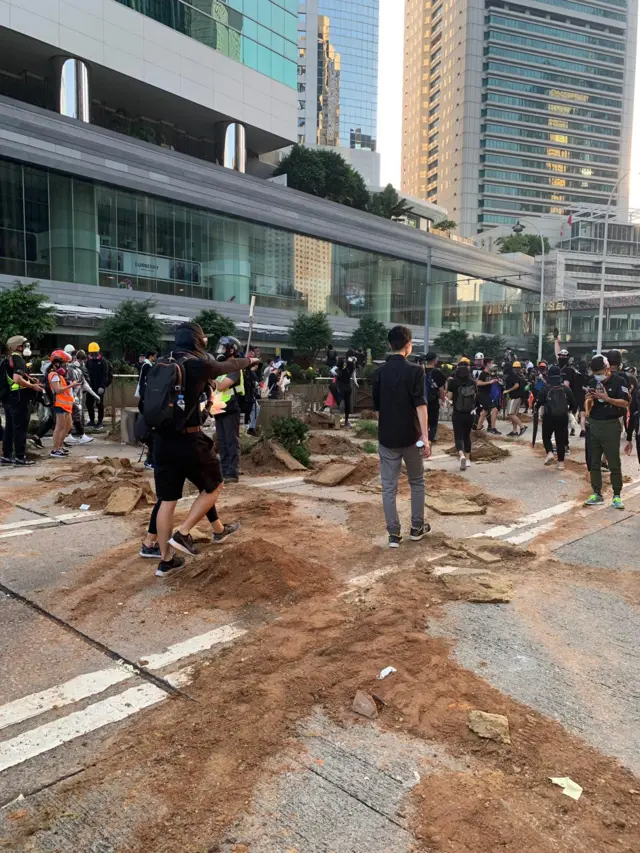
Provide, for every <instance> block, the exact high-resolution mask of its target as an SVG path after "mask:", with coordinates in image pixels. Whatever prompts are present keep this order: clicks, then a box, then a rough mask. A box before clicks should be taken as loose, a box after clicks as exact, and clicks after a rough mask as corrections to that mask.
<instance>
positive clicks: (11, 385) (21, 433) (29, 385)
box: [0, 335, 43, 465]
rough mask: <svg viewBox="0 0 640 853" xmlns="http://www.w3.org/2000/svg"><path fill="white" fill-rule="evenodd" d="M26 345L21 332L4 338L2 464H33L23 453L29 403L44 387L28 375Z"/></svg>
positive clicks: (0, 374) (0, 458)
mask: <svg viewBox="0 0 640 853" xmlns="http://www.w3.org/2000/svg"><path fill="white" fill-rule="evenodd" d="M27 347H28V343H27V339H26V338H25V337H23V336H22V335H13V336H12V337H10V338H9V340H8V341H7V356H6V357H5V358H4V359H3V360H2V365H1V369H0V382H2V383H3V388H2V400H3V403H4V414H5V429H4V434H3V437H2V457H0V464H2V465H11V464H14V465H33V461H32V460H31V459H28V458H27V454H26V446H27V432H28V429H29V404H30V403H31V401H32V400H33V399H34V392H36V391H42V390H43V387H42V385H40V383H39V382H36V380H35V379H31V377H30V376H29V373H28V371H27V363H26V361H25V359H24V351H25V349H26V348H27ZM14 452H15V455H14Z"/></svg>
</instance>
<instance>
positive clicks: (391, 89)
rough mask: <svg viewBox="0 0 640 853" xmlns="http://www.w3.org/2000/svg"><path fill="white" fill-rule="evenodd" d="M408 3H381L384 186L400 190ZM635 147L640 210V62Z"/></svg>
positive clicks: (634, 183) (634, 203)
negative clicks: (403, 79) (387, 185)
mask: <svg viewBox="0 0 640 853" xmlns="http://www.w3.org/2000/svg"><path fill="white" fill-rule="evenodd" d="M403 9H404V0H380V46H379V55H380V61H379V71H378V90H379V94H378V151H379V152H380V157H381V161H382V162H381V178H382V185H383V186H385V184H388V183H392V184H393V185H394V186H395V187H397V188H398V189H399V188H400V178H401V155H402V64H403V54H404V45H403V41H404V15H403V14H402V11H401V10H403ZM633 139H634V144H633V153H632V155H631V172H632V175H631V207H635V208H640V61H639V62H638V67H637V74H636V99H635V110H634V134H633Z"/></svg>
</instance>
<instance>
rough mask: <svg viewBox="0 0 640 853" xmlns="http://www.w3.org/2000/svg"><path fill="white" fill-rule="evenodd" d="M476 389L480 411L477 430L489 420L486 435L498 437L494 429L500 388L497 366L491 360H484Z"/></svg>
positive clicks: (500, 393)
mask: <svg viewBox="0 0 640 853" xmlns="http://www.w3.org/2000/svg"><path fill="white" fill-rule="evenodd" d="M476 385H477V387H478V404H479V406H480V407H481V409H482V411H481V413H480V419H479V420H478V430H481V429H482V428H483V427H484V422H485V419H486V418H487V416H488V418H489V427H488V429H487V432H488V433H491V434H492V435H500V433H499V432H498V430H497V429H496V423H497V422H498V409H499V406H500V398H501V396H502V386H501V383H500V378H499V376H498V366H497V365H496V364H494V361H493V359H492V358H485V360H484V370H483V371H482V373H481V374H480V376H479V377H478V379H477V381H476Z"/></svg>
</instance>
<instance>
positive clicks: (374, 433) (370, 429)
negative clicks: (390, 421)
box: [355, 421, 378, 438]
mask: <svg viewBox="0 0 640 853" xmlns="http://www.w3.org/2000/svg"><path fill="white" fill-rule="evenodd" d="M355 431H356V435H357V436H358V438H365V437H366V438H377V437H378V422H377V421H358V423H357V424H355Z"/></svg>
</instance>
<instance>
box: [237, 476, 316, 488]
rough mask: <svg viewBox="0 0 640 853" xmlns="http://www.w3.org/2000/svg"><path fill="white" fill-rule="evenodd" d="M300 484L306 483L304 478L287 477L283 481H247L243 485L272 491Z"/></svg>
mask: <svg viewBox="0 0 640 853" xmlns="http://www.w3.org/2000/svg"><path fill="white" fill-rule="evenodd" d="M299 483H304V477H285V478H283V479H281V480H268V481H267V482H266V483H251V482H249V481H248V480H247V481H246V482H244V483H243V485H245V486H251V487H252V488H254V489H272V488H274V487H276V486H294V485H298V484H299Z"/></svg>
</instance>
